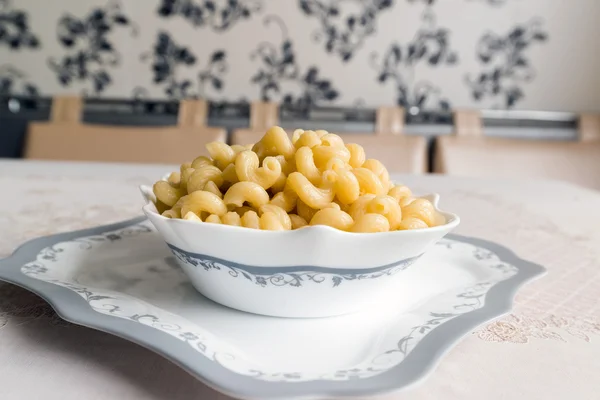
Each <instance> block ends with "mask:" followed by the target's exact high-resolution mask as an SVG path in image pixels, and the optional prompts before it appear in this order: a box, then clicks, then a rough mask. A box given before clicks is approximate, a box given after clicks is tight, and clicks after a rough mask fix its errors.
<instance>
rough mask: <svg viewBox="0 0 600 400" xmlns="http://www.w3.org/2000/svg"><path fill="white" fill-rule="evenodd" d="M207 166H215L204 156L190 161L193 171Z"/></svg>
mask: <svg viewBox="0 0 600 400" xmlns="http://www.w3.org/2000/svg"><path fill="white" fill-rule="evenodd" d="M207 165H215V164H214V162H213V160H211V159H210V158H208V157H206V156H199V157H196V158H195V159H194V161H192V165H191V167H192V168H194V169H198V168H202V167H204V166H207Z"/></svg>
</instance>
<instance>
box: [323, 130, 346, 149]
mask: <svg viewBox="0 0 600 400" xmlns="http://www.w3.org/2000/svg"><path fill="white" fill-rule="evenodd" d="M321 145H322V146H331V147H344V148H345V147H346V146H345V145H344V141H343V140H342V138H341V137H339V136H338V135H336V134H334V133H326V134H325V135H323V136H321Z"/></svg>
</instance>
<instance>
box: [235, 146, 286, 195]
mask: <svg viewBox="0 0 600 400" xmlns="http://www.w3.org/2000/svg"><path fill="white" fill-rule="evenodd" d="M258 165H259V160H258V156H257V155H256V153H255V152H253V151H251V150H245V151H242V152H241V153H239V154H238V155H237V157H236V158H235V172H236V174H237V176H238V179H239V180H240V181H242V182H255V183H258V184H259V185H260V186H262V187H263V188H264V189H268V188H270V187H271V186H273V185H274V184H275V182H276V181H277V179H279V177H280V175H281V164H280V163H279V161H278V160H277V159H276V158H275V157H266V158H265V159H264V160H263V162H262V167H259V166H258Z"/></svg>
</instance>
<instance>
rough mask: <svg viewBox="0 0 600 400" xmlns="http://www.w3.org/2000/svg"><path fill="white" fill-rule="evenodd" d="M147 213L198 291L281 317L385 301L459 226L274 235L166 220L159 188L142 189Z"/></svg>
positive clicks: (451, 218)
mask: <svg viewBox="0 0 600 400" xmlns="http://www.w3.org/2000/svg"><path fill="white" fill-rule="evenodd" d="M140 189H141V191H142V194H143V195H144V197H145V198H146V200H147V202H148V203H147V204H146V205H145V206H144V207H143V210H144V213H145V214H146V215H147V216H148V218H149V219H150V221H151V222H152V223H153V224H154V226H155V227H156V229H157V230H158V231H159V232H160V234H161V235H162V237H163V238H164V239H165V241H166V242H167V244H168V246H169V248H170V249H171V251H172V252H173V254H174V255H175V257H176V259H177V262H178V263H179V265H180V266H181V268H183V270H184V271H185V273H186V274H187V275H188V277H189V278H190V280H191V282H192V284H193V285H194V287H195V288H196V289H197V290H198V291H199V292H200V293H202V294H203V295H204V296H206V297H208V298H209V299H211V300H213V301H215V302H217V303H220V304H223V305H225V306H228V307H231V308H235V309H238V310H242V311H247V312H251V313H256V314H263V315H271V316H278V317H326V316H334V315H342V314H348V313H352V312H356V311H359V310H362V309H365V308H366V307H369V306H370V305H372V304H374V303H377V302H378V301H380V300H381V299H382V298H383V297H386V294H389V293H390V291H394V286H395V283H396V282H398V280H401V279H402V278H403V277H402V273H401V271H402V270H404V269H406V268H407V267H408V266H410V265H411V264H412V263H414V262H415V261H416V260H417V258H418V257H419V256H421V255H422V254H423V253H425V251H427V249H428V248H429V247H430V246H432V245H433V244H435V243H436V242H437V241H438V240H440V239H441V238H442V237H443V236H444V235H446V234H447V233H448V232H450V231H451V230H452V229H453V228H455V227H456V226H457V225H458V224H459V221H460V220H459V218H458V216H456V215H455V214H451V213H448V212H443V211H440V210H439V209H438V206H437V204H438V200H439V196H438V195H437V194H433V195H428V196H423V198H426V199H428V200H430V201H431V202H432V203H433V205H434V206H435V208H436V209H437V210H438V211H439V212H441V213H442V215H443V216H444V217H445V218H446V223H445V224H444V225H441V226H436V227H433V228H427V229H420V230H409V231H393V232H382V233H349V232H344V231H340V230H337V229H334V228H331V227H328V226H311V227H307V228H302V229H298V230H294V231H284V232H281V231H279V232H274V231H261V230H256V229H248V228H241V227H236V226H228V225H219V224H204V223H198V222H193V221H186V220H183V219H169V218H166V217H163V216H162V215H160V214H158V212H157V211H156V207H155V206H154V204H153V202H152V201H153V200H154V194H153V193H152V188H150V187H148V186H142V187H141V188H140Z"/></svg>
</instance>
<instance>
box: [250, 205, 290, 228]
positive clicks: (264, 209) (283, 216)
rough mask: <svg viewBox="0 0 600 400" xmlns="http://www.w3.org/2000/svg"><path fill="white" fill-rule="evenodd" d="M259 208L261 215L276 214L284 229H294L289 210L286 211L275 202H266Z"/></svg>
mask: <svg viewBox="0 0 600 400" xmlns="http://www.w3.org/2000/svg"><path fill="white" fill-rule="evenodd" d="M258 210H259V212H260V214H261V216H262V215H263V214H265V213H273V214H275V215H276V216H277V219H278V220H279V222H280V223H281V226H283V229H285V230H287V231H289V230H290V229H292V220H291V219H290V216H289V215H288V213H287V211H285V210H284V209H283V208H281V207H278V206H276V205H273V204H264V205H262V206H260V208H259V209H258Z"/></svg>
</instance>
